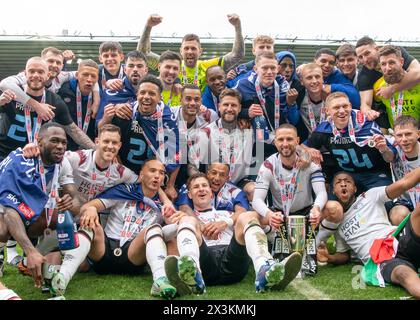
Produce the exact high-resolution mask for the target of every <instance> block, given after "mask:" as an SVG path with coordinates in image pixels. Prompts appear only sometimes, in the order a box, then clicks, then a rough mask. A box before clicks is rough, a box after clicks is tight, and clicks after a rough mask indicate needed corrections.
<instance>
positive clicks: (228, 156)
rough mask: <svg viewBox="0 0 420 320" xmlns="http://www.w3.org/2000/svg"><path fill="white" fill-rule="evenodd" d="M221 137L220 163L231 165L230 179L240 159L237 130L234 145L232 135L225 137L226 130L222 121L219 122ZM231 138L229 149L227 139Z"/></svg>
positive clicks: (219, 142) (219, 141)
mask: <svg viewBox="0 0 420 320" xmlns="http://www.w3.org/2000/svg"><path fill="white" fill-rule="evenodd" d="M217 126H218V129H219V130H218V131H219V137H218V146H219V161H220V162H221V163H227V164H229V179H231V178H232V175H233V172H234V170H235V163H236V161H237V160H238V158H239V154H240V148H239V143H238V139H237V138H236V136H237V134H236V130H235V134H233V143H232V134H230V135H225V134H224V132H223V131H224V129H223V127H222V120H218V122H217ZM227 136H228V137H229V147H228V146H227V145H226V137H227Z"/></svg>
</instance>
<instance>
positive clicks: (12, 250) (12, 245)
mask: <svg viewBox="0 0 420 320" xmlns="http://www.w3.org/2000/svg"><path fill="white" fill-rule="evenodd" d="M16 244H17V242H16V240H8V241H7V263H10V262H11V261H12V260H13V259H14V258H15V257H16V256H18V255H19V253H18V252H17V249H16Z"/></svg>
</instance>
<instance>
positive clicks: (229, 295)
mask: <svg viewBox="0 0 420 320" xmlns="http://www.w3.org/2000/svg"><path fill="white" fill-rule="evenodd" d="M353 268H355V269H353ZM352 271H354V273H352ZM356 271H360V269H359V268H358V267H357V266H356V267H355V265H353V264H348V265H344V266H325V267H321V268H319V272H318V274H317V275H316V276H315V277H306V278H305V279H303V280H294V284H293V285H291V286H288V287H287V288H286V290H285V291H282V292H266V293H262V294H256V293H255V289H254V277H255V275H254V272H253V269H252V266H251V267H250V271H249V273H248V275H247V277H246V278H245V279H244V280H243V281H242V282H240V283H238V284H234V285H229V286H213V287H208V288H207V293H206V294H205V295H203V296H187V297H182V298H177V299H183V300H184V299H187V300H189V299H197V300H214V299H219V300H248V299H255V300H259V299H261V300H291V299H293V300H296V299H297V300H305V299H314V297H316V295H315V296H314V295H311V292H308V291H305V290H303V289H302V288H301V289H299V288H300V287H302V286H301V283H302V284H304V287H305V288H307V286H308V284H309V285H310V286H312V287H313V288H315V289H317V290H318V291H321V292H322V293H323V295H324V297H328V298H330V299H334V300H372V299H390V300H399V298H400V297H402V296H404V297H405V296H408V293H407V292H406V291H405V290H403V289H402V288H398V287H392V286H389V287H386V288H376V287H366V288H365V289H353V286H352V284H353V285H354V284H356V285H360V281H357V280H358V279H359V278H358V273H356ZM355 277H356V278H355ZM1 281H2V282H3V283H4V284H5V285H6V286H8V287H9V288H12V289H13V290H15V292H17V293H18V294H19V295H20V296H21V297H22V298H23V299H25V300H46V299H48V298H50V297H51V296H50V295H49V294H43V293H41V290H40V289H37V288H34V286H33V281H32V278H30V277H28V276H23V275H21V274H19V272H18V270H17V268H13V267H11V266H6V268H5V274H4V276H3V278H1ZM151 285H152V277H151V275H150V274H145V275H141V276H117V275H108V276H99V275H97V274H95V273H94V272H89V273H78V274H76V275H75V277H74V278H73V280H72V281H71V282H70V284H69V286H68V288H67V291H66V294H65V297H66V299H67V300H104V299H106V300H137V299H140V300H142V299H149V300H153V299H155V298H152V297H150V295H149V293H150V288H151Z"/></svg>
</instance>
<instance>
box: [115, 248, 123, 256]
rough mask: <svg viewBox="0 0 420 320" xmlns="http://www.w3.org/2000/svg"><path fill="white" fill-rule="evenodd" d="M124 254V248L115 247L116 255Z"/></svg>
mask: <svg viewBox="0 0 420 320" xmlns="http://www.w3.org/2000/svg"><path fill="white" fill-rule="evenodd" d="M121 255H122V250H121V248H115V249H114V256H116V257H119V256H121Z"/></svg>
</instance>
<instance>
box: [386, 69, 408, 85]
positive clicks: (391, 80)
mask: <svg viewBox="0 0 420 320" xmlns="http://www.w3.org/2000/svg"><path fill="white" fill-rule="evenodd" d="M402 78H404V70H400V71H398V72H394V73H392V74H389V75H385V74H384V79H385V81H386V83H388V84H395V83H399V82H401V80H402Z"/></svg>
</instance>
